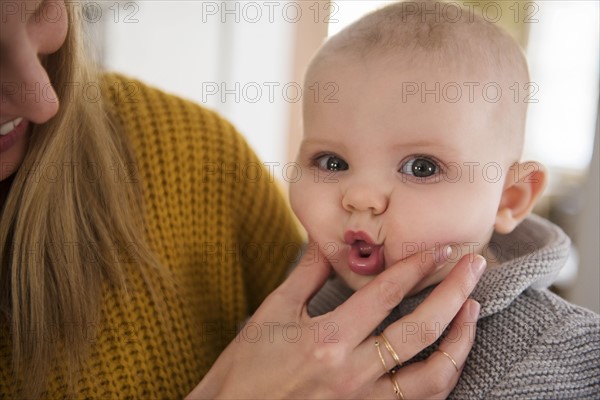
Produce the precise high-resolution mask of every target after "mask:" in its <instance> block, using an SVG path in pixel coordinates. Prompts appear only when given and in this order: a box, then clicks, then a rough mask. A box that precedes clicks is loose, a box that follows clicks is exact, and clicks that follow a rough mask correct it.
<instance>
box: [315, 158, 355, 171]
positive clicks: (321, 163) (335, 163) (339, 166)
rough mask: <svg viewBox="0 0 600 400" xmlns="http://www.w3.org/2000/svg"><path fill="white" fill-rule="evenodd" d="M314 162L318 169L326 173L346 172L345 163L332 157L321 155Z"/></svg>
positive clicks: (346, 165)
mask: <svg viewBox="0 0 600 400" xmlns="http://www.w3.org/2000/svg"><path fill="white" fill-rule="evenodd" d="M315 161H316V164H317V166H318V167H319V168H321V169H324V170H327V171H346V170H347V169H348V163H347V162H346V161H344V160H342V159H341V158H339V157H337V156H333V155H323V156H320V157H318V158H316V160H315Z"/></svg>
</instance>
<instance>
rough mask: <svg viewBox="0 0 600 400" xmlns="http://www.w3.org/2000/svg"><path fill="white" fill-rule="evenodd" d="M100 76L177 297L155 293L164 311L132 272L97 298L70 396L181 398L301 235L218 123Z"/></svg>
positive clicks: (0, 352) (251, 158) (3, 347)
mask: <svg viewBox="0 0 600 400" xmlns="http://www.w3.org/2000/svg"><path fill="white" fill-rule="evenodd" d="M106 79H107V82H105V83H106V86H104V87H107V88H108V90H105V93H103V96H104V98H105V101H106V102H108V103H109V104H110V106H111V108H113V109H114V110H116V113H117V117H118V119H119V121H120V123H121V124H122V126H123V128H124V130H125V132H126V134H127V135H128V136H129V138H130V141H131V144H132V146H133V150H134V154H135V157H136V160H137V167H138V171H139V179H141V182H142V186H143V190H144V198H145V204H146V208H147V209H146V223H147V225H148V235H149V242H150V245H151V247H152V249H153V250H154V252H155V254H156V255H157V256H158V259H159V260H160V261H161V262H162V263H163V264H164V265H165V266H166V267H167V268H168V270H169V271H170V272H171V273H172V275H173V279H174V289H169V290H161V293H160V296H161V297H162V298H163V299H164V303H165V307H164V309H163V311H160V309H159V308H158V307H157V305H156V304H155V303H154V302H153V301H152V298H151V296H149V295H148V292H147V290H145V287H144V282H143V280H142V279H140V278H139V275H138V274H135V273H134V274H130V275H131V276H129V277H128V278H129V280H130V282H131V286H130V287H129V291H130V298H129V300H127V299H126V298H125V297H124V296H122V294H119V293H118V292H116V291H110V290H107V291H106V293H105V297H104V303H103V305H102V310H101V319H100V320H99V321H98V325H97V326H93V327H90V329H89V331H90V338H89V339H90V344H91V351H90V355H89V356H88V357H87V358H86V361H85V365H83V368H82V370H81V377H80V378H79V379H78V383H77V387H76V392H77V397H79V398H103V399H114V398H136V399H155V398H168V399H177V398H182V397H183V396H184V395H186V394H187V393H189V392H190V391H191V390H192V389H193V388H194V386H195V385H196V384H197V383H198V382H199V381H200V380H201V379H202V377H203V376H204V375H205V373H206V372H207V371H208V369H209V368H210V366H211V365H212V364H213V362H214V361H215V360H216V358H217V357H218V355H219V353H220V352H221V351H222V350H223V349H224V347H225V346H226V345H227V344H228V343H229V342H230V341H231V340H232V339H233V337H234V336H235V331H236V328H237V327H239V323H240V322H241V321H243V320H244V319H245V317H246V316H247V315H249V314H250V313H252V312H253V311H254V310H255V309H256V307H257V306H258V305H260V303H261V302H262V300H263V299H264V298H265V297H266V295H267V294H268V293H269V292H270V291H271V290H273V289H274V288H275V287H276V286H277V285H278V284H279V283H280V282H281V281H282V279H283V277H284V274H285V271H286V268H287V267H288V266H289V264H290V263H292V262H293V261H294V260H295V257H296V253H297V251H298V250H299V243H300V240H301V238H300V236H299V233H298V231H297V229H296V225H295V223H294V221H293V219H292V217H291V214H290V211H289V209H288V207H287V205H286V203H285V201H284V199H283V197H282V196H281V193H280V192H279V190H278V188H277V186H276V185H275V184H274V183H273V182H272V180H271V179H270V177H269V175H268V171H267V170H266V169H264V168H261V166H262V163H261V162H260V161H259V160H258V159H257V158H256V156H255V154H254V153H253V152H252V150H251V149H250V148H249V147H248V145H247V144H246V143H245V142H244V140H243V139H242V137H240V135H239V134H238V133H237V132H236V131H235V129H234V128H233V127H232V126H231V125H230V124H229V123H228V122H227V121H225V120H224V119H223V118H221V117H220V116H218V115H217V114H216V113H214V112H212V111H209V110H206V109H204V108H202V107H200V106H198V105H196V104H193V103H191V102H189V101H185V100H182V99H180V98H177V97H174V96H171V95H168V94H165V93H163V92H161V91H159V90H156V89H153V88H150V87H147V86H145V85H143V84H142V83H140V82H137V81H133V80H131V79H126V78H124V77H122V76H119V75H114V74H109V75H107V76H106ZM124 176H125V175H124ZM159 313H160V314H161V315H160V316H159ZM161 317H162V318H161ZM84 328H85V327H84ZM91 332H94V333H93V334H92V333H91ZM7 342H8V341H7V338H6V337H4V338H2V337H0V398H10V397H13V393H14V388H13V387H12V385H11V382H12V381H13V379H12V377H11V372H10V365H9V362H8V360H9V359H10V354H9V351H10V350H11V347H10V346H9V345H8V343H7ZM48 345H53V344H52V341H51V340H49V342H48ZM64 372H65V368H61V366H60V361H58V367H57V368H56V369H54V370H53V371H52V375H51V376H50V377H49V382H48V388H47V391H46V392H45V394H44V397H46V398H62V397H64V396H67V393H68V392H67V387H66V384H65V382H66V380H65V377H64V376H63V375H62V374H63V373H64Z"/></svg>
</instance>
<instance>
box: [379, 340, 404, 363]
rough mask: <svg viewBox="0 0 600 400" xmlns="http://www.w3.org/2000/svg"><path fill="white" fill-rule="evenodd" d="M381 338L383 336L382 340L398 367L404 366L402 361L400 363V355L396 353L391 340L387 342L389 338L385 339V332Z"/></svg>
mask: <svg viewBox="0 0 600 400" xmlns="http://www.w3.org/2000/svg"><path fill="white" fill-rule="evenodd" d="M379 336H381V338H382V339H383V344H384V345H385V348H386V349H387V351H388V352H389V353H390V354H391V355H392V358H393V359H394V361H395V362H396V366H397V367H399V366H400V365H402V361H400V357H398V354H397V353H396V351H394V348H393V347H392V344H391V343H390V341H389V340H387V338H386V337H385V335H384V334H383V332H381V335H379Z"/></svg>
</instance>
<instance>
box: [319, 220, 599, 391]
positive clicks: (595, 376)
mask: <svg viewBox="0 0 600 400" xmlns="http://www.w3.org/2000/svg"><path fill="white" fill-rule="evenodd" d="M491 243H492V245H491V246H490V248H494V249H496V251H495V257H497V258H498V261H499V262H500V265H498V266H497V267H494V268H490V269H488V270H486V272H485V273H484V275H483V276H482V278H481V280H480V281H479V283H478V285H477V287H476V288H475V290H474V292H473V293H472V296H471V297H472V298H474V299H475V300H477V301H478V302H479V303H480V304H481V311H480V315H479V320H478V322H477V332H476V337H475V344H474V345H473V349H472V351H471V353H470V354H469V356H468V359H467V362H466V365H465V367H464V370H463V373H462V375H461V377H460V380H459V381H458V384H457V385H456V387H455V388H454V390H453V392H452V393H451V394H450V397H449V398H451V399H485V400H488V399H596V400H597V399H600V316H599V315H598V314H595V313H593V312H591V311H589V310H586V309H584V308H581V307H578V306H575V305H573V304H570V303H568V302H566V301H565V300H563V299H561V298H560V297H558V296H556V295H554V294H553V293H551V292H550V291H548V290H547V287H548V286H549V285H550V284H551V282H552V280H553V279H554V277H555V276H556V274H557V273H558V271H559V270H560V268H561V267H562V266H563V265H564V263H565V261H566V259H567V256H568V251H569V245H570V241H569V239H568V237H567V236H566V235H565V234H564V232H563V231H562V230H561V229H560V228H558V227H557V226H555V225H553V224H551V223H550V222H548V221H546V220H544V219H542V218H540V217H536V216H531V217H529V218H528V219H526V220H525V221H524V222H523V223H521V224H520V225H519V226H518V227H517V228H516V229H515V231H513V232H512V233H511V234H509V235H494V236H493V237H492V241H491ZM592 267H593V268H597V266H592ZM432 290H433V288H428V289H426V290H424V291H422V292H420V293H418V294H417V295H415V296H412V297H410V298H407V299H405V300H403V301H402V302H401V303H400V304H399V305H398V307H396V308H395V309H394V310H393V312H392V313H391V314H390V316H389V317H388V318H387V319H386V321H384V323H383V324H382V325H381V326H380V327H379V328H378V330H379V331H380V330H382V329H384V328H385V327H386V326H387V325H389V324H391V323H393V322H394V321H396V320H398V319H399V318H401V317H402V316H405V315H407V314H409V313H410V312H412V311H413V310H414V309H415V308H416V307H417V306H418V305H419V304H420V303H421V302H423V300H424V299H425V298H426V297H427V295H428V294H429V293H431V291H432ZM351 294H352V290H351V289H349V288H348V287H346V286H345V285H344V284H343V283H342V282H341V281H340V280H339V279H337V278H336V279H333V280H331V281H329V282H328V283H327V284H326V286H325V287H324V288H323V289H322V290H321V291H320V292H319V293H318V294H317V296H316V297H315V298H313V300H312V302H311V304H310V307H309V313H310V314H311V315H321V314H324V313H326V312H328V311H331V310H333V309H334V308H335V307H337V306H338V305H339V304H341V303H342V302H343V301H344V300H345V299H347V298H348V297H349V296H350V295H351ZM392 341H393V340H392ZM438 344H439V342H438V343H436V344H435V345H433V346H432V347H430V348H428V349H426V350H424V351H423V352H421V353H419V354H418V355H417V356H415V357H414V358H413V359H412V360H411V362H414V361H419V360H423V359H425V358H426V357H427V356H429V355H430V354H431V353H432V352H433V351H434V350H435V349H436V348H437V346H438ZM451 367H452V366H451V365H449V368H451Z"/></svg>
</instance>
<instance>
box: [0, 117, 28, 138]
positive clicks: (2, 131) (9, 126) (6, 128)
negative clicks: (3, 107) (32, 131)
mask: <svg viewBox="0 0 600 400" xmlns="http://www.w3.org/2000/svg"><path fill="white" fill-rule="evenodd" d="M21 121H23V118H21V117H19V118H15V119H13V120H12V121H8V122H6V123H4V124H2V126H0V136H6V135H8V134H9V133H10V132H12V131H13V130H14V129H15V128H16V127H17V126H19V124H20V123H21Z"/></svg>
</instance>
